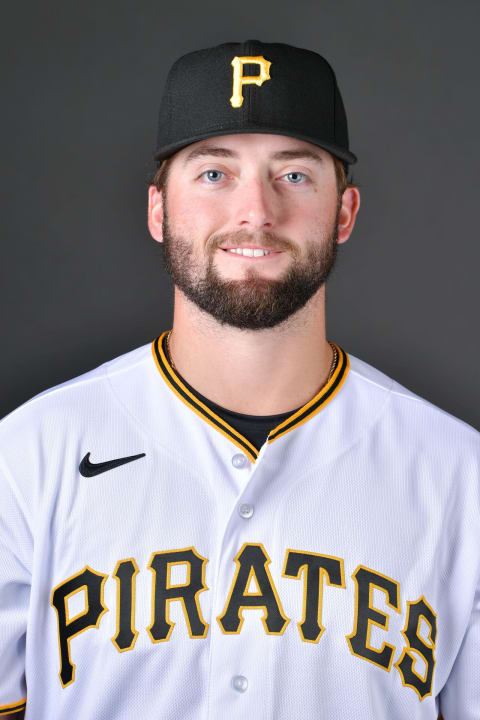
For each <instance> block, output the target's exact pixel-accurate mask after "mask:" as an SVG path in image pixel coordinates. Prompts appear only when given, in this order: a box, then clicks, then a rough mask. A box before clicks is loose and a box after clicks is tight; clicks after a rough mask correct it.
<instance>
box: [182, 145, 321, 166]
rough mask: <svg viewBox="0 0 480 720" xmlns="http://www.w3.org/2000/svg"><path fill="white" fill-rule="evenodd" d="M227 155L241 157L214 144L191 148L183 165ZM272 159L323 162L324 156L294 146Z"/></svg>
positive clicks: (279, 152)
mask: <svg viewBox="0 0 480 720" xmlns="http://www.w3.org/2000/svg"><path fill="white" fill-rule="evenodd" d="M205 156H210V157H212V156H213V157H226V158H237V159H238V158H239V157H240V155H239V154H238V153H236V152H235V151H234V150H229V149H228V148H222V147H212V146H209V145H207V146H203V147H199V148H194V149H193V150H191V151H190V152H189V153H188V155H187V156H186V158H185V159H184V161H183V166H184V167H185V166H186V165H187V164H188V163H189V162H192V161H193V160H196V159H197V158H199V157H205ZM270 159H271V160H299V159H306V160H314V161H315V162H318V163H323V159H322V157H321V156H320V155H319V154H318V153H316V152H314V151H313V150H308V149H307V148H293V149H292V150H278V151H277V152H274V153H272V154H271V155H270Z"/></svg>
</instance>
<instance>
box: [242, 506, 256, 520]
mask: <svg viewBox="0 0 480 720" xmlns="http://www.w3.org/2000/svg"><path fill="white" fill-rule="evenodd" d="M238 514H239V515H240V517H242V518H244V519H245V520H249V519H250V518H251V517H252V515H253V505H249V503H243V505H240V507H239V508H238Z"/></svg>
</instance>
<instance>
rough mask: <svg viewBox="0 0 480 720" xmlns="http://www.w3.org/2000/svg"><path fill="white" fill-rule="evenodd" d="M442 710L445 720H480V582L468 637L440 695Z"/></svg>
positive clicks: (465, 636)
mask: <svg viewBox="0 0 480 720" xmlns="http://www.w3.org/2000/svg"><path fill="white" fill-rule="evenodd" d="M440 709H441V712H442V716H443V720H474V719H476V718H480V579H479V581H478V582H477V588H476V592H475V597H474V601H473V607H472V612H471V615H470V620H469V623H468V626H467V630H466V633H465V635H464V637H463V641H462V644H461V646H460V650H459V652H458V655H457V657H456V658H455V662H454V664H453V667H452V670H451V672H450V675H449V678H448V680H447V682H446V683H445V686H444V687H443V689H442V691H441V693H440Z"/></svg>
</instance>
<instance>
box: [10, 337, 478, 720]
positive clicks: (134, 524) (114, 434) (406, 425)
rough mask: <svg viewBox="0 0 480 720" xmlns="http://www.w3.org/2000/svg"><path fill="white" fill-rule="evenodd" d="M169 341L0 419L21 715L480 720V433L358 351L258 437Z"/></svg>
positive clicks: (342, 357) (14, 688) (102, 719)
mask: <svg viewBox="0 0 480 720" xmlns="http://www.w3.org/2000/svg"><path fill="white" fill-rule="evenodd" d="M165 334H166V333H163V335H162V336H161V337H160V338H159V339H157V340H156V341H155V342H154V343H153V344H152V345H150V344H149V345H145V346H144V347H140V348H138V349H136V350H134V351H132V352H130V353H127V354H125V355H123V356H121V357H119V358H117V359H114V360H112V361H111V362H107V363H105V364H104V365H102V366H100V367H99V368H97V369H95V370H93V371H91V372H89V373H86V374H84V375H82V376H80V377H77V378H75V379H73V380H71V381H69V382H66V383H64V384H62V385H59V386H57V387H55V388H52V389H51V390H48V391H46V392H44V393H42V394H40V395H38V396H36V397H35V398H33V399H32V400H30V401H29V402H27V403H26V404H24V405H23V406H21V407H20V408H18V409H17V410H15V411H14V412H13V413H11V414H10V415H8V416H7V417H6V418H5V419H4V420H3V421H2V423H1V424H0V488H1V490H0V707H1V710H0V715H1V714H6V713H8V712H12V711H13V710H14V709H16V708H21V707H23V706H25V704H26V718H27V720H56V719H58V720H60V719H62V720H64V718H88V720H96V719H98V720H109V719H110V718H112V719H115V720H131V719H132V718H137V717H138V718H159V719H161V720H207V719H208V720H219V719H223V718H227V717H228V718H229V720H245V718H252V720H292V719H293V718H302V720H314V719H315V720H318V718H328V719H329V720H374V719H375V720H379V719H381V718H388V720H414V719H418V720H427V719H428V720H433V719H434V718H435V719H436V718H437V716H438V715H439V713H440V712H442V713H443V716H444V718H445V720H467V718H468V719H469V720H473V719H474V718H475V719H476V720H478V718H480V662H479V657H480V586H479V572H480V552H479V548H480V511H479V510H480V497H479V496H480V492H479V489H480V483H479V477H480V475H479V468H480V443H479V433H478V432H477V431H476V430H475V429H473V428H472V427H470V426H469V425H467V424H466V423H464V422H462V421H460V420H458V419H456V418H454V417H452V416H451V415H449V414H448V413H446V412H444V411H442V410H440V409H439V408H437V407H435V406H434V405H432V404H431V403H429V402H427V401H426V400H424V399H422V398H420V397H418V396H417V395H415V394H413V393H412V392H410V391H409V390H407V389H405V388H404V387H402V386H401V385H399V384H398V383H397V382H395V381H394V380H392V379H390V378H389V377H387V376H386V375H384V374H383V373H381V372H380V371H378V370H376V369H375V368H373V367H371V366H370V365H368V364H366V363H365V362H362V361H361V360H359V359H357V358H356V357H354V356H352V355H349V354H347V353H346V352H344V351H343V350H342V349H341V348H338V346H337V349H338V352H339V363H338V366H337V368H336V370H335V373H334V374H333V376H332V378H331V380H330V381H329V382H328V384H327V385H326V386H325V387H323V388H322V389H321V390H320V392H319V393H318V394H317V395H316V396H315V397H314V398H313V399H312V400H311V401H310V402H308V403H306V404H305V405H304V406H303V407H302V408H301V409H300V410H298V411H297V412H295V413H293V414H292V415H291V416H290V417H289V418H287V420H285V421H284V422H283V423H281V424H280V425H278V426H277V427H275V428H273V429H272V431H271V432H270V435H269V437H268V440H267V441H266V442H265V443H264V444H263V446H262V447H261V448H260V449H258V448H255V447H254V446H253V444H252V443H251V442H249V441H248V440H247V439H246V438H245V437H244V436H243V435H242V434H241V433H239V432H238V431H237V430H235V429H234V428H233V427H232V426H230V425H229V424H228V423H226V422H225V421H224V420H222V419H221V417H220V416H219V415H217V414H215V413H214V412H213V411H211V410H210V409H209V408H208V407H207V406H206V405H205V404H204V403H202V402H201V400H200V399H199V398H198V396H196V395H195V393H192V392H190V391H189V390H188V388H187V387H186V386H185V385H184V383H182V381H181V379H180V378H179V376H178V374H177V373H176V372H175V371H174V370H173V369H172V367H171V365H170V363H169V361H168V359H167V357H166V355H165V349H164V344H165ZM246 392H248V389H246Z"/></svg>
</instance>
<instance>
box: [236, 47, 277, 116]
mask: <svg viewBox="0 0 480 720" xmlns="http://www.w3.org/2000/svg"><path fill="white" fill-rule="evenodd" d="M247 63H248V64H252V65H259V66H260V75H245V76H244V75H243V66H244V65H245V64H247ZM230 64H231V65H232V66H233V95H232V97H231V98H230V104H231V106H232V107H234V108H239V107H242V104H243V99H244V98H243V95H242V87H243V85H252V84H253V83H255V85H263V83H264V82H265V80H270V73H269V70H270V65H271V64H272V63H271V62H270V61H269V60H265V58H264V57H262V56H261V55H259V56H257V57H249V56H244V57H238V56H235V57H234V58H233V60H232V62H231V63H230Z"/></svg>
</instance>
